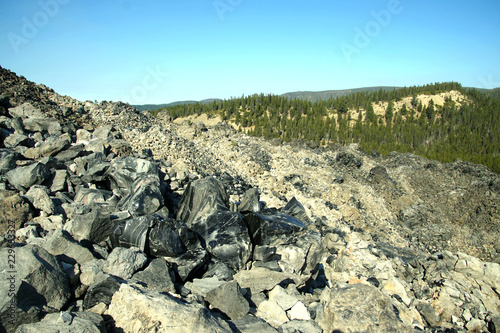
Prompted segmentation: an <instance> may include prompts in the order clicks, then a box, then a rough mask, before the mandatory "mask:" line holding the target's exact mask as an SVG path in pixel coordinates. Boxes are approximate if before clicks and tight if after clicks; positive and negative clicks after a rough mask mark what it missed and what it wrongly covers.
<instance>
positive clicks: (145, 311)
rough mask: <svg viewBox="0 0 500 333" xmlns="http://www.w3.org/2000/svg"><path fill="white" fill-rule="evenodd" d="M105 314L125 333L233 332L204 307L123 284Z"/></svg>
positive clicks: (136, 286)
mask: <svg viewBox="0 0 500 333" xmlns="http://www.w3.org/2000/svg"><path fill="white" fill-rule="evenodd" d="M106 314H108V315H110V316H111V317H113V320H114V322H115V327H116V328H118V329H121V330H122V331H123V332H130V333H132V332H138V331H140V330H143V331H150V330H155V331H156V332H158V333H161V332H186V333H190V332H199V333H204V332H207V333H208V332H210V333H223V332H227V333H229V332H232V330H231V328H230V326H229V325H228V324H227V323H226V322H225V321H223V320H221V319H218V318H216V317H214V316H213V315H212V314H211V313H210V311H208V310H207V309H206V308H204V307H203V306H201V305H198V304H190V303H186V302H183V301H181V300H180V299H177V298H175V297H173V296H170V295H166V294H160V293H158V292H155V291H151V290H147V289H144V288H142V287H140V286H138V285H128V284H123V285H122V286H121V287H120V289H119V291H118V292H116V293H115V294H114V295H113V298H112V301H111V304H110V305H109V308H108V311H107V312H106Z"/></svg>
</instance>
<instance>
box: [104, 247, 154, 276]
mask: <svg viewBox="0 0 500 333" xmlns="http://www.w3.org/2000/svg"><path fill="white" fill-rule="evenodd" d="M146 263H147V257H146V255H145V254H144V253H143V252H141V251H140V250H139V249H138V248H134V247H131V248H124V247H116V248H114V249H113V251H112V252H111V253H110V254H109V256H108V258H107V259H106V263H105V264H104V273H108V274H112V275H115V276H118V277H121V278H123V279H129V278H131V277H132V275H133V274H134V273H135V272H136V271H138V270H140V269H142V268H143V267H144V266H146Z"/></svg>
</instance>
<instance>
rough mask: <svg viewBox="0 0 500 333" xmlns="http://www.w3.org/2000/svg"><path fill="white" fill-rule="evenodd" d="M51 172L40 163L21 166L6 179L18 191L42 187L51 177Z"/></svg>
mask: <svg viewBox="0 0 500 333" xmlns="http://www.w3.org/2000/svg"><path fill="white" fill-rule="evenodd" d="M50 174H51V172H50V170H49V168H47V167H46V166H45V165H44V164H42V163H40V162H36V163H33V164H31V165H28V166H20V167H17V168H15V169H13V170H11V171H9V172H7V174H6V177H7V180H8V181H9V183H10V184H11V185H12V186H14V187H15V188H18V189H23V188H29V187H31V186H32V185H40V184H41V183H42V182H44V181H45V180H46V179H47V178H49V177H50Z"/></svg>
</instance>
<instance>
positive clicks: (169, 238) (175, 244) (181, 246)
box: [148, 219, 198, 257]
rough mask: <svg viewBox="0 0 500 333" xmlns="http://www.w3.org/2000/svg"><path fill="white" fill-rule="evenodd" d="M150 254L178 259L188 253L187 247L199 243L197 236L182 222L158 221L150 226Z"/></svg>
mask: <svg viewBox="0 0 500 333" xmlns="http://www.w3.org/2000/svg"><path fill="white" fill-rule="evenodd" d="M150 226H151V229H150V231H149V236H148V239H149V253H150V254H152V255H154V256H164V257H176V256H179V255H182V254H183V253H185V252H186V251H187V245H189V244H191V243H192V242H193V241H194V242H197V240H198V238H197V236H196V235H195V234H194V233H193V232H192V231H191V230H190V229H188V228H187V226H186V225H185V224H184V223H182V222H180V221H175V220H171V219H166V220H163V221H161V220H156V221H155V223H154V224H150Z"/></svg>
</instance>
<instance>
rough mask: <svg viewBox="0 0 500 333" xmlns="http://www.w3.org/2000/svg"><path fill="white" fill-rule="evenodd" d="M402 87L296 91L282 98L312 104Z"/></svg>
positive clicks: (285, 94)
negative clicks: (300, 100)
mask: <svg viewBox="0 0 500 333" xmlns="http://www.w3.org/2000/svg"><path fill="white" fill-rule="evenodd" d="M398 88H400V87H383V86H380V87H365V88H356V89H343V90H324V91H295V92H288V93H284V94H281V95H280V96H283V97H287V98H289V99H295V98H297V99H303V100H307V101H311V102H316V101H321V100H327V99H329V98H330V97H333V98H336V97H342V96H346V95H351V94H355V93H358V92H367V93H370V92H374V91H379V90H380V89H382V90H383V91H391V90H394V89H398Z"/></svg>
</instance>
